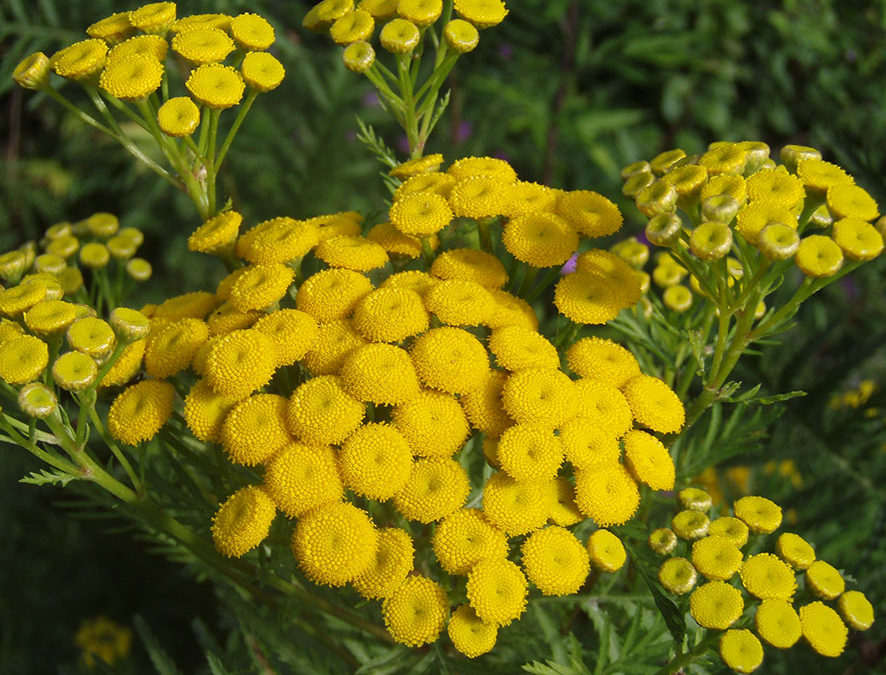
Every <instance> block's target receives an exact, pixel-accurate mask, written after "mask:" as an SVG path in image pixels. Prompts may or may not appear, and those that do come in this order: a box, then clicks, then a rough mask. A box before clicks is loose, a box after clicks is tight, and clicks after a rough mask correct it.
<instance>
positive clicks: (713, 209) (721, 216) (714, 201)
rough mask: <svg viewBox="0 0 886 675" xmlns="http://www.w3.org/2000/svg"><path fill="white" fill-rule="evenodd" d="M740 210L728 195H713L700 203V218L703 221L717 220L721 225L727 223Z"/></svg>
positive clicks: (739, 205) (738, 205)
mask: <svg viewBox="0 0 886 675" xmlns="http://www.w3.org/2000/svg"><path fill="white" fill-rule="evenodd" d="M740 208H741V204H739V203H738V202H737V201H736V200H734V199H733V198H732V197H730V196H729V195H714V196H713V197H708V198H707V199H705V200H703V201H702V203H701V217H702V219H703V220H718V221H720V222H721V223H729V222H730V221H731V220H732V219H733V218H735V214H736V213H738V210H739V209H740Z"/></svg>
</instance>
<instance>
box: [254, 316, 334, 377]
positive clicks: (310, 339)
mask: <svg viewBox="0 0 886 675" xmlns="http://www.w3.org/2000/svg"><path fill="white" fill-rule="evenodd" d="M253 328H255V330H257V331H259V332H260V333H264V334H265V335H267V336H268V337H269V338H271V340H272V341H273V343H274V347H275V351H276V359H275V361H276V364H277V366H288V365H292V364H294V363H295V362H296V361H299V360H301V359H302V357H304V355H305V354H306V353H307V352H308V350H310V349H312V348H313V347H314V345H316V344H317V339H318V337H319V329H318V327H317V322H316V321H315V320H314V318H313V317H312V316H310V315H308V314H305V313H304V312H300V311H299V310H297V309H280V310H277V311H275V312H271V313H270V314H267V315H265V316H264V317H262V318H261V319H259V320H258V321H257V322H256V323H255V324H253Z"/></svg>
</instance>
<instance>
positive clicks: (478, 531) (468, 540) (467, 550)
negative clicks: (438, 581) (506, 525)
mask: <svg viewBox="0 0 886 675" xmlns="http://www.w3.org/2000/svg"><path fill="white" fill-rule="evenodd" d="M431 543H432V545H433V548H434V555H435V556H436V557H437V561H438V562H439V563H440V566H441V567H442V568H443V569H444V570H446V571H447V572H448V573H449V574H468V573H469V572H470V571H471V569H472V568H473V567H474V565H476V564H477V563H478V562H480V561H481V560H486V559H487V558H498V557H505V556H506V555H507V553H508V543H507V537H506V536H505V534H504V533H503V532H502V531H501V530H499V529H497V528H496V527H494V526H493V525H492V524H491V523H490V522H489V521H488V519H487V518H486V517H485V516H484V514H483V512H482V511H480V510H478V509H459V510H457V511H454V512H453V513H451V514H449V515H448V516H446V517H445V518H443V520H441V521H440V522H439V523H438V524H437V527H436V529H435V530H434V536H433V538H432V540H431Z"/></svg>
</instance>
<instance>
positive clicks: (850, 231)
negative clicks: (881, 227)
mask: <svg viewBox="0 0 886 675" xmlns="http://www.w3.org/2000/svg"><path fill="white" fill-rule="evenodd" d="M831 236H832V237H833V238H834V241H835V242H837V246H839V247H840V249H841V250H842V251H843V253H844V254H845V256H846V257H847V258H849V259H850V260H860V261H866V260H873V259H874V258H876V257H877V256H878V255H880V253H882V251H883V237H882V235H881V234H880V233H879V232H877V229H876V228H875V227H874V226H873V225H871V224H870V223H868V222H866V221H864V220H861V219H860V218H843V219H842V220H838V221H837V222H836V223H834V230H833V232H832V234H831Z"/></svg>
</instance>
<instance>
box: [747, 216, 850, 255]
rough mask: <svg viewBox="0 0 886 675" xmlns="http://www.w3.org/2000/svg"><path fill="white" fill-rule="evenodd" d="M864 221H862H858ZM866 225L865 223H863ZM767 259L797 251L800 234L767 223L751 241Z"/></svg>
mask: <svg viewBox="0 0 886 675" xmlns="http://www.w3.org/2000/svg"><path fill="white" fill-rule="evenodd" d="M859 222H864V221H859ZM864 224H865V225H867V223H864ZM752 243H754V244H755V245H756V246H757V248H759V249H760V252H761V253H762V254H763V255H764V256H766V257H767V258H769V260H787V259H788V258H790V257H791V256H792V255H794V254H795V253H796V252H797V248H798V247H799V246H800V235H799V234H798V232H797V231H796V230H795V229H794V228H792V227H791V226H790V225H785V224H784V223H769V224H768V225H766V226H764V227H763V229H762V230H760V233H759V234H758V235H757V237H756V239H755V240H754V241H753V242H752Z"/></svg>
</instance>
